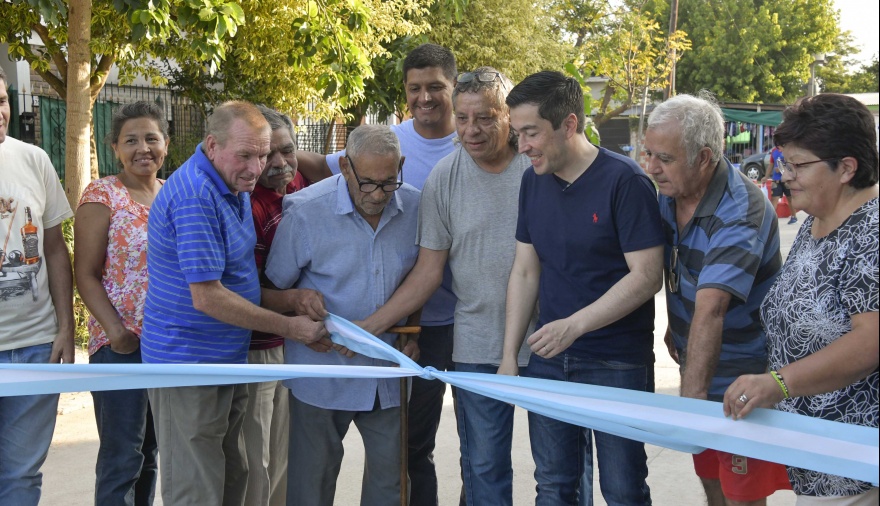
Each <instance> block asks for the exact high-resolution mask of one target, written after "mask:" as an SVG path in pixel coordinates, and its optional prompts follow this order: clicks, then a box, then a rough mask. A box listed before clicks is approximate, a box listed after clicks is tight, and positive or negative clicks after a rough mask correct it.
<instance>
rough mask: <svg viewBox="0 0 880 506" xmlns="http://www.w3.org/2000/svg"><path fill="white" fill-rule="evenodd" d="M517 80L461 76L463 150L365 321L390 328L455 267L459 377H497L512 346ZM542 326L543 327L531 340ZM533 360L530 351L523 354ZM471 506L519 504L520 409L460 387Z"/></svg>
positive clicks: (519, 164) (422, 209)
mask: <svg viewBox="0 0 880 506" xmlns="http://www.w3.org/2000/svg"><path fill="white" fill-rule="evenodd" d="M511 88H512V83H511V82H510V80H509V79H507V77H505V76H504V75H502V74H501V73H500V72H498V71H496V70H495V69H493V68H491V67H480V68H478V69H477V70H475V71H473V72H465V73H462V74H460V75H459V76H458V83H457V85H456V87H455V90H454V91H453V93H452V103H453V107H454V110H455V124H456V130H457V133H458V139H459V142H460V146H458V147H457V148H456V149H455V151H453V152H452V153H451V154H449V155H447V156H446V157H445V158H443V159H442V160H440V162H439V163H438V164H437V165H436V166H435V167H434V169H433V170H432V171H431V173H430V175H429V176H428V180H427V181H426V182H425V186H424V188H423V191H422V201H421V204H420V206H419V231H418V236H417V242H418V244H419V246H420V250H419V258H418V260H417V261H416V265H415V267H413V270H412V271H411V272H410V274H409V275H408V276H407V278H406V279H405V280H404V282H403V284H402V285H401V286H400V287H399V288H398V289H397V291H396V292H395V293H394V295H393V296H392V297H391V299H390V300H389V301H388V302H387V303H386V304H385V305H384V306H382V308H380V309H379V310H378V311H376V312H375V313H374V314H373V315H371V316H370V317H369V318H367V319H366V320H365V321H364V322H363V327H364V328H365V329H367V330H368V331H370V330H371V329H384V328H387V326H388V325H391V324H393V322H396V321H399V320H400V319H401V318H403V317H405V316H406V315H408V314H410V313H412V312H413V311H415V310H417V309H418V308H419V307H421V305H422V304H424V302H425V301H426V300H427V298H428V296H430V295H431V293H432V292H433V291H434V290H435V289H436V287H437V286H439V285H440V282H441V279H442V277H443V266H444V265H445V264H446V262H447V260H448V261H449V266H450V268H451V270H452V291H453V293H454V294H455V295H456V297H457V299H458V303H457V305H456V307H455V329H454V345H453V352H452V358H453V361H454V362H455V368H456V370H457V371H464V372H483V373H489V374H494V373H495V372H496V371H497V370H498V365H499V364H500V363H501V355H502V348H503V344H504V319H505V299H506V293H507V278H508V276H509V274H510V269H511V266H512V265H513V257H514V252H515V244H516V243H515V239H514V236H515V233H516V219H517V205H518V198H519V186H520V181H521V179H522V174H523V172H524V171H525V170H526V169H527V168H528V167H529V166H530V165H531V162H530V160H529V159H528V158H527V157H525V156H522V155H519V154H517V152H516V148H515V145H514V144H513V143H511V136H510V124H509V115H508V110H507V106H506V105H505V103H504V99H505V98H506V96H507V93H508V91H510V89H511ZM533 330H534V321H532V325H531V327H530V328H529V329H527V332H526V335H529V334H531V332H532V331H533ZM518 361H519V365H520V367H521V368H522V367H525V366H526V365H527V363H528V348H527V347H525V346H524V347H523V348H522V349H521V350H520V353H519V360H518ZM455 396H456V401H457V410H456V411H457V412H456V417H457V419H458V432H459V436H460V438H461V454H462V455H461V456H462V459H461V465H462V475H463V480H464V490H465V496H466V498H467V504H469V505H470V504H501V505H510V504H512V500H513V499H512V481H513V471H512V466H511V460H510V448H511V437H512V433H513V407H512V406H510V405H509V404H507V403H504V402H500V401H496V400H493V399H490V398H487V397H483V396H481V395H478V394H474V393H471V392H467V391H464V390H456V391H455Z"/></svg>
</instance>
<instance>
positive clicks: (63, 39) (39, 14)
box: [0, 0, 244, 101]
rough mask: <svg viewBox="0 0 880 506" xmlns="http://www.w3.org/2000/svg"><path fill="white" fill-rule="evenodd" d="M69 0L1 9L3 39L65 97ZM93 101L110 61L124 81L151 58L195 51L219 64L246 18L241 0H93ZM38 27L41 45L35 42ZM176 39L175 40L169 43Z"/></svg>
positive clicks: (29, 0)
mask: <svg viewBox="0 0 880 506" xmlns="http://www.w3.org/2000/svg"><path fill="white" fill-rule="evenodd" d="M67 6H68V4H67V2H66V1H65V0H12V1H11V3H6V4H4V13H3V16H0V42H8V43H9V47H10V53H11V55H12V56H18V57H20V58H23V59H24V60H25V61H27V62H28V63H29V64H30V65H31V67H33V68H34V69H35V70H36V71H37V72H38V73H39V74H40V75H41V76H42V77H43V79H45V80H46V82H47V83H49V85H51V86H52V87H53V88H54V89H55V91H57V92H58V94H59V95H60V96H62V97H65V96H66V83H67V42H68V33H67V26H68V9H67ZM91 8H92V17H91V40H90V42H89V50H90V52H91V54H92V66H91V67H92V75H91V77H90V84H91V86H90V93H91V100H92V101H94V100H95V98H96V97H97V95H98V92H99V91H100V90H101V88H102V87H103V86H104V83H105V82H106V80H107V75H108V73H109V71H110V68H111V66H113V65H114V64H116V65H117V66H118V67H119V70H120V81H122V82H123V83H126V82H130V81H131V80H133V79H134V77H135V76H136V75H137V74H145V75H147V77H151V78H153V80H154V82H157V83H158V82H162V78H161V76H160V75H159V74H158V72H155V71H151V70H150V69H151V67H150V65H148V62H149V61H150V59H151V58H160V57H165V58H168V57H174V58H191V59H196V60H199V61H202V62H206V63H207V64H208V65H209V66H216V65H217V64H218V63H219V62H220V61H221V60H222V59H223V58H224V56H225V46H224V44H225V42H226V40H227V39H228V37H230V36H232V35H234V34H235V32H236V30H237V29H238V28H239V26H241V24H242V23H243V22H244V16H243V13H242V10H241V8H240V7H239V6H238V4H237V3H235V2H232V1H226V0H92V1H91ZM32 33H35V34H36V35H37V36H38V37H39V39H40V41H41V42H42V43H43V45H42V46H31V45H30V37H31V35H32ZM171 41H174V43H171Z"/></svg>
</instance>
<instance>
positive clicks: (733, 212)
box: [645, 95, 791, 506]
mask: <svg viewBox="0 0 880 506" xmlns="http://www.w3.org/2000/svg"><path fill="white" fill-rule="evenodd" d="M723 147H724V117H723V116H722V114H721V109H720V108H719V107H718V104H716V103H715V102H714V100H713V99H712V98H711V96H709V95H706V96H700V97H694V96H691V95H678V96H676V97H674V98H672V99H670V100H667V101H666V102H664V103H662V104H660V105H659V106H657V107H656V108H655V109H654V111H653V112H652V113H651V116H650V118H648V130H647V132H646V133H645V154H646V155H647V156H648V173H649V174H651V176H652V177H653V178H654V181H656V182H657V187H658V189H659V190H660V214H661V216H662V217H663V229H664V233H665V236H666V247H665V250H666V255H665V256H666V261H667V264H666V265H667V266H668V267H667V273H666V280H667V284H666V304H667V307H668V309H669V328H668V329H667V331H666V345H667V347H668V348H669V353H670V355H672V358H673V359H675V361H676V362H678V363H679V364H680V366H681V396H682V397H691V398H694V399H708V400H710V401H721V400H722V398H723V396H724V391H725V390H727V387H728V386H730V384H731V383H733V380H734V379H736V378H737V376H739V375H741V374H760V373H763V372H765V371H766V370H767V350H766V344H767V338H766V335H765V333H764V329H763V328H762V326H761V322H760V320H759V313H758V310H759V308H760V305H761V301H762V300H763V299H764V296H765V295H766V294H767V291H768V290H769V289H770V286H771V285H772V284H773V282H774V281H775V280H776V276H777V274H778V272H779V269H780V267H781V266H782V259H781V256H780V254H779V226H778V223H777V219H776V213H775V212H774V211H773V208H772V207H771V205H770V202H769V201H768V200H767V198H766V197H764V194H763V192H762V191H761V190H760V189H759V188H758V187H757V186H755V184H754V183H752V182H751V181H750V180H749V179H747V178H746V177H745V176H743V175H742V173H740V172H739V171H738V170H736V169H734V168H733V166H732V165H731V164H730V163H729V162H728V161H727V160H725V159H724V158H723V157H722V155H721V153H722V149H723ZM718 410H719V412H720V411H721V406H720V405H719V406H718ZM694 467H695V469H696V471H697V475H698V476H699V477H700V479H701V480H702V482H703V487H704V489H705V491H706V495H707V497H708V500H709V506H724V504H725V503H726V504H727V505H728V506H730V505H731V504H737V505H751V506H762V505H764V504H766V497H767V496H769V495H770V494H772V493H773V492H775V491H776V490H779V489H787V488H791V486H790V485H789V483H788V475H787V474H786V472H785V467H784V466H782V465H780V464H773V463H769V462H764V461H760V460H757V459H751V458H747V457H743V456H740V455H733V454H730V453H723V452H717V451H715V450H706V451H704V452H703V453H701V454H699V455H694Z"/></svg>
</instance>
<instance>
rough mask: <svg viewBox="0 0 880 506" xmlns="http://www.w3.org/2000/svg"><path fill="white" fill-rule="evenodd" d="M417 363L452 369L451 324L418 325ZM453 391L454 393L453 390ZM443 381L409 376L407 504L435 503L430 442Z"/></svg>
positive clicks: (437, 421) (437, 420) (434, 434)
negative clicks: (419, 328) (419, 354)
mask: <svg viewBox="0 0 880 506" xmlns="http://www.w3.org/2000/svg"><path fill="white" fill-rule="evenodd" d="M419 349H420V350H421V357H420V358H419V361H418V363H419V365H421V366H422V367H428V366H431V367H434V368H435V369H437V370H438V371H452V370H454V369H455V366H454V364H453V363H452V325H441V326H437V327H422V333H421V335H420V336H419ZM453 393H454V392H453ZM445 394H446V384H445V383H443V382H442V381H439V380H426V379H422V378H419V377H414V378H413V379H412V393H411V394H410V399H409V425H408V430H409V439H408V441H409V457H408V458H409V466H408V470H409V481H410V506H436V505H437V503H438V498H437V472H436V470H435V469H434V445H435V439H436V437H437V428H438V427H439V426H440V414H441V412H442V410H443V396H444V395H445Z"/></svg>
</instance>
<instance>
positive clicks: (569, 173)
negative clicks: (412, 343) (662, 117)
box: [498, 72, 663, 505]
mask: <svg viewBox="0 0 880 506" xmlns="http://www.w3.org/2000/svg"><path fill="white" fill-rule="evenodd" d="M507 105H508V106H510V126H511V128H512V129H513V130H515V131H516V133H517V135H518V136H519V151H520V152H521V153H525V154H526V155H528V157H529V158H530V159H531V162H532V167H531V168H529V169H527V170H526V172H525V173H524V174H523V179H522V185H521V186H520V197H519V217H518V222H517V229H516V254H515V258H514V261H513V268H512V270H511V273H510V280H509V282H508V286H507V321H506V325H505V333H504V334H505V335H504V355H503V358H502V363H501V366H500V367H499V369H498V372H499V373H502V374H517V372H518V368H517V365H516V354H517V351H518V350H519V346H520V344H521V343H522V339H523V336H524V334H525V330H526V326H527V325H528V321H529V317H530V316H531V314H532V311H533V309H534V305H535V300H536V299H537V300H538V302H539V306H540V313H539V318H538V324H537V330H536V331H535V333H534V334H532V335H531V336H530V337H529V338H528V343H529V345H530V346H531V350H532V352H533V355H532V357H531V359H530V361H529V366H528V369H527V371H526V372H525V374H526V375H528V376H531V377H536V378H547V379H555V380H561V381H572V382H577V383H589V384H594V385H603V386H612V387H619V388H627V389H631V390H641V391H653V390H654V352H653V342H654V294H655V293H657V291H658V290H659V289H660V287H661V285H662V279H663V267H662V259H663V246H662V245H663V234H662V229H661V227H660V214H659V212H658V209H657V196H656V192H655V190H654V186H653V185H652V184H651V181H650V179H648V177H647V176H646V175H645V173H644V172H643V171H642V169H641V168H640V167H639V166H638V165H636V164H635V162H633V161H632V160H631V159H629V158H626V157H623V156H620V155H617V154H614V153H612V152H610V151H608V150H606V149H603V148H599V147H597V146H594V145H593V144H591V143H590V142H589V141H588V140H587V138H586V136H585V135H584V123H585V117H584V98H583V92H582V91H581V88H580V85H579V84H578V83H577V81H575V80H574V79H572V78H567V77H565V76H563V75H562V74H560V73H558V72H539V73H537V74H533V75H531V76H529V77H527V78H525V79H524V80H523V81H522V82H521V83H519V84H518V85H517V86H515V87H514V88H513V90H511V92H510V94H508V96H507ZM529 435H530V439H531V445H532V456H533V457H534V459H535V480H536V481H537V482H538V487H537V490H538V497H537V501H536V503H537V504H542V505H545V504H554V505H555V504H558V505H563V504H577V503H578V501H579V496H583V495H585V494H586V497H583V498H582V499H589V498H591V497H592V490H591V487H590V486H591V485H592V480H591V479H590V478H591V476H588V477H587V479H585V480H583V487H584V489H582V490H578V482H579V480H580V477H581V475H582V474H583V473H584V466H585V464H587V463H589V462H592V457H591V455H592V437H593V435H595V438H596V448H597V450H598V460H599V482H600V485H601V488H602V495H603V496H604V497H605V500H606V501H607V502H608V503H609V504H644V505H649V504H651V495H650V491H649V490H648V485H647V483H646V482H645V478H647V476H648V465H647V456H646V455H645V447H644V444H643V443H640V442H637V441H631V440H628V439H624V438H620V437H617V436H612V435H609V434H605V433H601V432H595V433H593V432H592V431H591V430H590V429H585V428H582V427H579V426H576V425H571V424H567V423H564V422H560V421H558V420H554V419H552V418H548V417H545V416H541V415H537V414H534V413H529ZM587 474H588V475H591V474H592V473H591V470H589V469H588V472H587ZM588 487H590V488H588ZM585 502H587V503H589V501H585Z"/></svg>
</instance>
